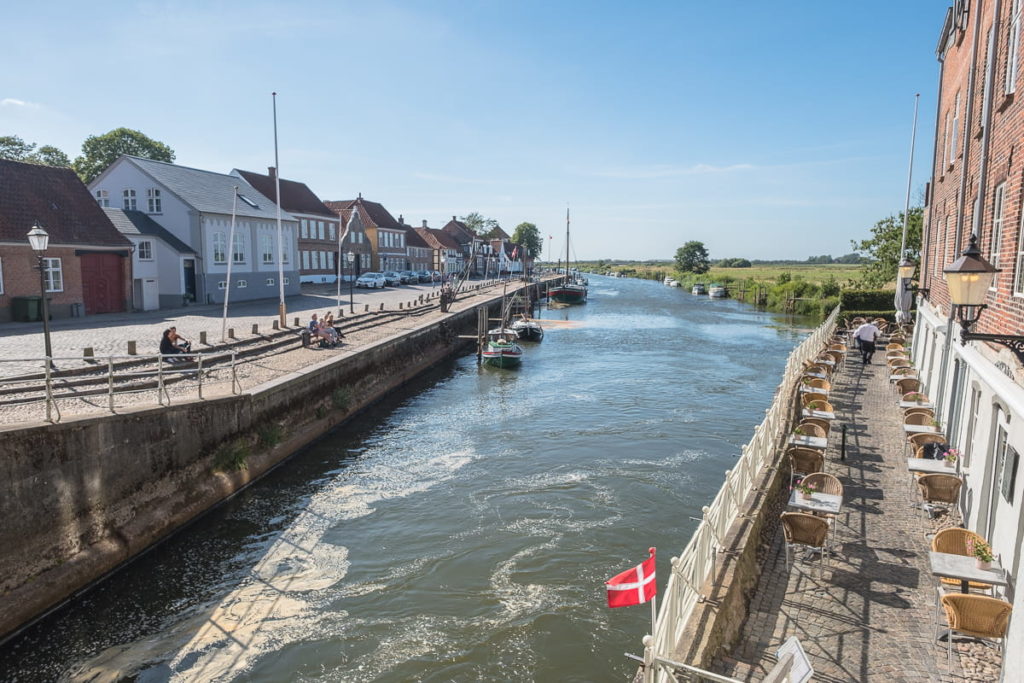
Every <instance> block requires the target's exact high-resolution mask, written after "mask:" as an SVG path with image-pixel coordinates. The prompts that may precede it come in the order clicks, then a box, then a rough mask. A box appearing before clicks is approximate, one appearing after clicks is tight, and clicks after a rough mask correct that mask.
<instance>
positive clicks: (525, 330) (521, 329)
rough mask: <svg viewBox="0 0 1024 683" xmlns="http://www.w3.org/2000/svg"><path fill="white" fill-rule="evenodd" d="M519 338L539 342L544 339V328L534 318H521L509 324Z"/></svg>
mask: <svg viewBox="0 0 1024 683" xmlns="http://www.w3.org/2000/svg"><path fill="white" fill-rule="evenodd" d="M509 327H510V328H511V329H512V331H514V332H515V333H516V334H517V335H518V336H519V338H520V339H522V340H523V341H529V342H539V341H541V340H543V339H544V328H543V327H541V326H540V323H539V322H537V321H536V320H529V319H527V318H521V319H519V320H516V321H515V322H514V323H512V324H511V325H509Z"/></svg>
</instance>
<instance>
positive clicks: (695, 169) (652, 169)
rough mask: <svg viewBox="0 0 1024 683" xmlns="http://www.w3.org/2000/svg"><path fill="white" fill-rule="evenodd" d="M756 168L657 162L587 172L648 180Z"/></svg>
mask: <svg viewBox="0 0 1024 683" xmlns="http://www.w3.org/2000/svg"><path fill="white" fill-rule="evenodd" d="M754 168H755V166H754V165H753V164H731V165H729V166H715V165H713V164H694V165H692V166H674V165H671V164H655V165H653V166H634V167H617V168H603V169H590V170H589V171H586V173H587V174H588V175H593V176H597V177H600V178H622V179H633V180H648V179H651V178H674V177H677V176H688V175H710V174H714V173H732V172H734V171H749V170H752V169H754Z"/></svg>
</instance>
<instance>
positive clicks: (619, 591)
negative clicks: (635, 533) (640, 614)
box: [605, 548, 658, 607]
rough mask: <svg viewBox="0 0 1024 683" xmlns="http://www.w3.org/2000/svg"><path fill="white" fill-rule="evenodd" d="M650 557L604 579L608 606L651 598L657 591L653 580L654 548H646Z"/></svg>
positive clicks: (641, 602) (622, 605)
mask: <svg viewBox="0 0 1024 683" xmlns="http://www.w3.org/2000/svg"><path fill="white" fill-rule="evenodd" d="M647 552H648V553H650V557H648V558H647V559H646V560H644V561H643V562H641V563H640V564H638V565H637V566H635V567H633V568H632V569H627V570H626V571H624V572H622V573H621V574H619V575H617V576H613V577H612V578H610V579H608V580H607V581H605V585H606V586H607V587H608V606H609V607H629V606H630V605H641V604H643V603H645V602H648V601H649V600H653V599H654V596H655V595H657V593H658V584H657V583H656V582H655V580H654V548H648V549H647Z"/></svg>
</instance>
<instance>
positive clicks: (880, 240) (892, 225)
mask: <svg viewBox="0 0 1024 683" xmlns="http://www.w3.org/2000/svg"><path fill="white" fill-rule="evenodd" d="M923 213H924V212H923V209H922V208H921V207H920V206H915V207H912V208H911V209H910V214H909V217H908V220H907V255H908V256H909V257H910V258H911V259H915V258H917V257H918V255H919V254H920V253H921V219H922V215H923ZM902 239H903V212H902V211H901V212H899V213H898V214H896V215H894V216H888V217H886V218H883V219H882V220H880V221H878V222H877V223H875V226H874V227H873V228H871V237H870V238H869V239H866V240H861V241H860V242H857V241H856V240H853V241H852V242H851V243H852V245H853V249H854V250H855V251H857V252H858V253H860V254H864V255H866V256H869V257H870V258H871V261H870V262H869V263H868V265H867V267H866V268H865V269H864V273H863V275H861V283H862V284H863V285H864V286H866V287H872V288H879V287H883V286H884V285H886V284H888V283H890V282H893V281H894V280H895V279H896V266H897V264H899V262H900V259H902V258H903V254H901V253H900V243H901V241H902Z"/></svg>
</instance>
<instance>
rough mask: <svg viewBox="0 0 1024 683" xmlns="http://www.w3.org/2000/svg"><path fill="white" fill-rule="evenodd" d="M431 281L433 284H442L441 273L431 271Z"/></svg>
mask: <svg viewBox="0 0 1024 683" xmlns="http://www.w3.org/2000/svg"><path fill="white" fill-rule="evenodd" d="M430 281H431V282H440V281H441V273H440V272H439V271H436V270H432V271H430Z"/></svg>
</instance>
